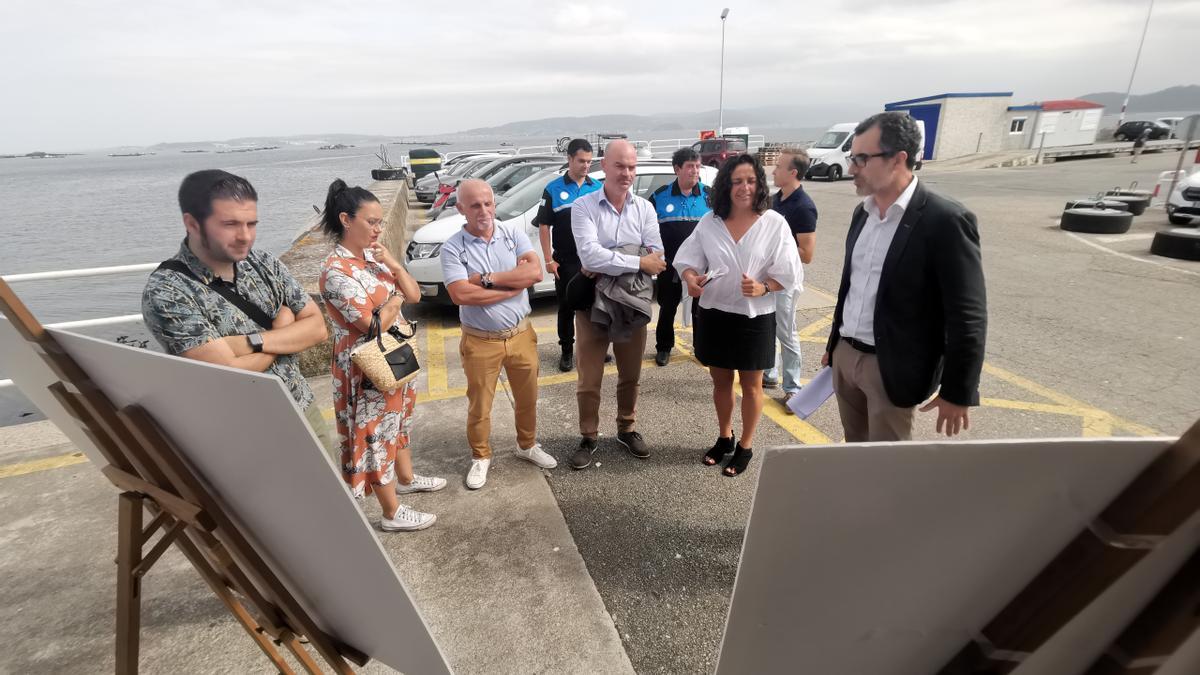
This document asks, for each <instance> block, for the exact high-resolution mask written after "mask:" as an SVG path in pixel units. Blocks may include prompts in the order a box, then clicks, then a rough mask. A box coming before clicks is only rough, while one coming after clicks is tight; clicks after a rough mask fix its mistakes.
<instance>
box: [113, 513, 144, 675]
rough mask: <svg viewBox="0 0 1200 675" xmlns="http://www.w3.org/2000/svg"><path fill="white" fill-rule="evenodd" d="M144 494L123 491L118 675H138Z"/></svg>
mask: <svg viewBox="0 0 1200 675" xmlns="http://www.w3.org/2000/svg"><path fill="white" fill-rule="evenodd" d="M142 499H143V497H142V495H140V494H137V493H136V492H122V493H121V495H120V497H119V498H118V500H119V501H118V509H117V511H118V515H117V675H137V671H138V638H139V633H140V631H141V624H142V579H141V576H140V575H139V574H137V572H136V571H135V570H136V569H137V567H138V565H140V564H141V562H142Z"/></svg>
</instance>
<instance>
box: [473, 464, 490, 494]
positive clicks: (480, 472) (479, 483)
mask: <svg viewBox="0 0 1200 675" xmlns="http://www.w3.org/2000/svg"><path fill="white" fill-rule="evenodd" d="M491 464H492V460H490V459H473V460H471V469H470V471H467V487H469V488H471V489H472V490H478V489H479V488H481V487H483V484H484V483H486V482H487V472H488V467H489V466H491Z"/></svg>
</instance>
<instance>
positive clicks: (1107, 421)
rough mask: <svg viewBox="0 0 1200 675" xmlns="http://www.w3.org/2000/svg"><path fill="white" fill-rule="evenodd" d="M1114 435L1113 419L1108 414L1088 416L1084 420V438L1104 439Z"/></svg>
mask: <svg viewBox="0 0 1200 675" xmlns="http://www.w3.org/2000/svg"><path fill="white" fill-rule="evenodd" d="M1112 434H1113V425H1112V417H1111V416H1110V415H1109V414H1108V413H1100V414H1097V415H1087V416H1085V417H1084V418H1083V436H1084V438H1089V437H1090V438H1104V437H1107V436H1112ZM1147 435H1151V434H1147Z"/></svg>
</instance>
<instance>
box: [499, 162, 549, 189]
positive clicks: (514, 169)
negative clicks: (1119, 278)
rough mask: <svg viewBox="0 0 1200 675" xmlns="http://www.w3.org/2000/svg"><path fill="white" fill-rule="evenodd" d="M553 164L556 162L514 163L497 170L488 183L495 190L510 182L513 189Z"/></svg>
mask: <svg viewBox="0 0 1200 675" xmlns="http://www.w3.org/2000/svg"><path fill="white" fill-rule="evenodd" d="M551 166H554V163H550V162H528V163H525V164H513V165H512V166H506V167H504V168H503V169H501V170H499V171H497V172H496V173H495V174H493V175H492V176H490V177H489V178H488V179H487V182H488V185H491V186H492V189H493V190H499V189H500V188H501V186H503V185H504V184H505V183H510V184H511V185H510V187H509V189H510V190H511V189H514V188H516V187H517V186H518V185H520V183H521V182H522V181H524V180H525V179H526V178H528V177H530V176H532V175H533V174H535V173H537V172H538V171H541V170H542V169H547V168H550V167H551Z"/></svg>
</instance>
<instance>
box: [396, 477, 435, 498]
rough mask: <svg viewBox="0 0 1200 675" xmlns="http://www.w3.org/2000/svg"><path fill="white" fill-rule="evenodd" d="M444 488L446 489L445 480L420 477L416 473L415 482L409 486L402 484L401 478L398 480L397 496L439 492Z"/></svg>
mask: <svg viewBox="0 0 1200 675" xmlns="http://www.w3.org/2000/svg"><path fill="white" fill-rule="evenodd" d="M444 487H446V479H445V478H435V477H432V476H418V475H417V474H415V473H414V474H413V480H412V482H411V483H409V484H408V485H404V484H403V483H401V482H400V479H399V478H397V479H396V494H398V495H406V494H408V493H410V492H437V491H438V490H441V489H442V488H444Z"/></svg>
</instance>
